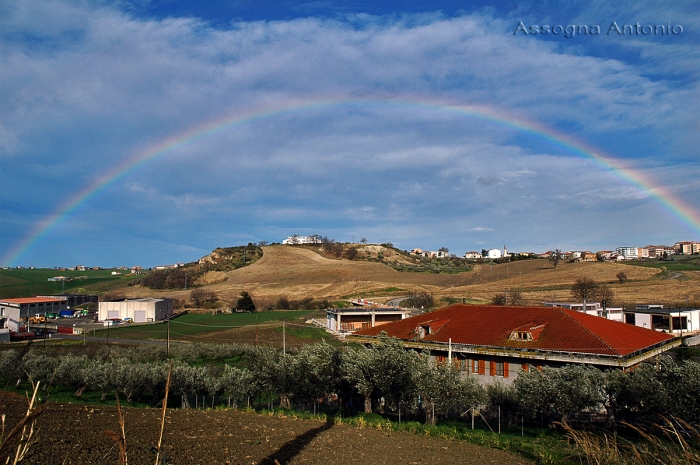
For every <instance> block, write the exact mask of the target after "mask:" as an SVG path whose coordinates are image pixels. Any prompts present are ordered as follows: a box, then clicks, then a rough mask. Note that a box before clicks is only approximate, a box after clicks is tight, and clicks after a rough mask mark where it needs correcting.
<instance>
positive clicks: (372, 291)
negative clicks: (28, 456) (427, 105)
mask: <svg viewBox="0 0 700 465" xmlns="http://www.w3.org/2000/svg"><path fill="white" fill-rule="evenodd" d="M263 250H264V254H263V257H262V258H261V259H260V260H258V261H257V262H256V263H254V264H252V265H250V266H248V267H245V268H241V269H238V270H235V271H231V272H228V273H227V276H228V279H227V281H226V282H221V283H217V284H213V285H210V286H206V288H207V289H209V290H212V291H215V292H216V293H217V294H218V295H219V297H220V298H221V299H222V300H223V301H231V300H234V299H236V298H237V297H238V295H239V294H240V292H241V291H243V290H245V291H248V292H249V293H250V294H251V295H252V296H253V297H254V299H255V300H256V302H262V303H268V302H274V301H276V300H277V299H278V298H279V297H280V296H285V297H287V298H289V299H302V298H306V297H312V298H315V299H324V298H327V299H329V300H333V299H339V298H347V297H360V296H367V295H371V296H372V300H376V301H382V297H384V298H389V297H391V296H399V295H405V294H407V293H408V292H411V291H428V292H431V293H433V295H434V296H435V297H436V300H438V301H439V299H440V298H441V297H452V298H458V299H461V298H468V299H472V300H476V301H484V302H488V301H490V300H491V298H492V297H493V295H494V294H495V293H497V292H506V291H514V290H517V291H520V292H521V294H522V295H523V297H524V299H525V303H527V304H541V303H542V302H543V301H548V300H570V299H571V295H570V294H571V293H570V287H571V285H572V284H573V282H574V281H575V280H576V279H577V278H580V277H590V278H593V279H595V280H596V281H597V282H598V283H605V284H607V285H608V286H610V287H611V289H612V290H613V292H614V293H615V299H614V304H616V305H622V304H632V303H636V302H649V303H683V304H685V302H686V297H687V299H688V300H689V301H690V302H691V303H692V302H697V301H700V273H698V272H695V271H683V272H673V273H671V272H667V273H663V272H662V271H661V270H659V269H656V268H645V267H639V266H634V265H627V264H623V263H605V262H583V263H561V262H560V263H559V265H558V266H557V268H553V267H552V265H551V264H550V263H549V262H548V261H546V260H523V261H516V262H511V263H507V264H500V265H493V266H491V265H488V264H477V265H475V267H474V270H473V271H471V272H466V273H460V274H428V273H410V272H398V271H396V270H394V269H392V268H390V267H388V266H386V265H383V264H381V263H375V262H366V261H350V260H336V259H328V258H324V257H322V256H321V255H319V254H318V253H316V252H315V251H314V250H311V249H308V248H302V247H293V246H267V247H264V248H263ZM620 271H622V272H624V273H625V274H626V275H627V278H628V280H627V281H626V282H625V283H623V284H620V283H619V282H618V280H617V278H616V275H617V273H618V272H620ZM123 291H124V292H125V293H126V294H127V295H129V296H160V295H163V294H164V292H163V291H154V290H150V289H144V288H142V287H140V286H133V287H128V288H124V289H123ZM166 294H168V295H169V296H171V297H175V298H180V299H187V298H188V296H189V291H169V292H167V293H166Z"/></svg>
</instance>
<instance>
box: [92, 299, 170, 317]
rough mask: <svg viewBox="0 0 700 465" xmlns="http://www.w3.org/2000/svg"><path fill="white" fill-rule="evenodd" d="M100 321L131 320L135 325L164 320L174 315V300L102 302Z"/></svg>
mask: <svg viewBox="0 0 700 465" xmlns="http://www.w3.org/2000/svg"><path fill="white" fill-rule="evenodd" d="M97 312H98V313H97V314H98V319H99V320H100V321H104V320H111V319H114V318H118V319H120V320H123V319H125V318H131V319H133V320H134V323H149V322H153V321H160V320H164V319H166V318H168V317H170V316H172V314H173V299H165V298H164V299H152V298H144V299H122V300H113V301H109V302H100V304H99V309H98V310H97Z"/></svg>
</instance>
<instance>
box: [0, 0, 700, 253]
mask: <svg viewBox="0 0 700 465" xmlns="http://www.w3.org/2000/svg"><path fill="white" fill-rule="evenodd" d="M659 3H660V2H645V1H637V0H635V1H628V2H608V1H602V0H600V1H579V2H577V1H564V0H561V1H546V2H534V1H518V2H515V1H511V2H506V1H504V2H453V1H431V2H408V1H399V0H390V1H385V2H377V1H372V2H369V1H355V0H353V1H350V0H337V1H336V0H329V1H318V2H308V3H305V2H296V1H275V2H270V1H245V0H240V1H238V0H228V1H203V2H191V1H189V0H151V1H148V0H133V1H131V0H115V1H110V0H101V1H87V0H56V1H53V0H39V1H37V0H12V1H9V2H2V3H1V4H0V167H1V168H0V182H1V183H2V190H1V191H0V264H1V265H5V266H16V265H23V266H29V265H34V266H70V265H75V264H78V263H80V264H85V265H100V266H118V265H126V266H132V265H142V266H153V265H157V264H166V263H173V262H181V261H191V260H195V259H197V258H199V257H200V256H202V255H205V254H206V253H208V252H209V251H211V250H212V249H213V248H215V247H217V246H233V245H239V244H246V243H248V242H258V241H262V240H265V241H268V242H277V241H281V240H282V239H284V238H285V237H287V236H289V235H292V234H300V235H304V234H321V235H323V236H328V237H329V238H334V239H335V240H337V241H348V242H349V241H352V240H353V239H354V240H355V241H359V239H360V238H363V237H364V238H367V239H368V241H370V242H375V243H381V242H386V241H391V242H393V243H394V244H395V245H396V246H398V247H401V248H404V249H410V248H413V247H421V248H424V249H437V248H439V247H443V246H444V247H448V248H449V249H450V251H451V252H453V253H457V254H460V255H461V254H463V253H464V252H465V251H468V250H481V249H482V248H491V247H502V246H503V245H504V244H505V245H506V246H507V247H508V249H509V250H511V251H535V252H542V251H545V250H549V249H553V248H560V249H565V250H583V249H588V250H600V249H610V248H615V247H618V246H627V245H634V246H644V245H648V244H673V243H674V242H676V241H679V240H700V150H699V149H698V147H700V119H699V115H700V111H699V110H700V108H699V106H700V92H699V83H700V66H699V65H700V47H698V45H699V42H700V41H699V40H698V32H700V7H699V6H698V3H697V2H695V1H678V2H664V4H663V6H661V5H659ZM613 23H614V24H615V25H617V26H618V27H619V30H620V31H621V32H623V33H622V34H620V33H619V32H618V30H617V29H615V27H614V26H613ZM637 23H638V24H639V26H637ZM570 25H571V26H576V27H575V28H573V27H570V28H568V29H567V26H570ZM625 25H628V26H632V27H628V28H627V29H625V28H624V26H625ZM579 26H587V27H588V28H587V29H588V31H589V33H588V34H584V32H585V29H584V28H581V27H579ZM657 26H662V27H657ZM597 30H599V32H600V33H599V34H592V32H597ZM572 31H573V32H572ZM544 32H548V33H547V34H545V33H544ZM592 154H595V155H592Z"/></svg>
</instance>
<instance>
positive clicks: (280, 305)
mask: <svg viewBox="0 0 700 465" xmlns="http://www.w3.org/2000/svg"><path fill="white" fill-rule="evenodd" d="M275 308H276V309H277V310H290V309H291V308H292V304H291V303H290V302H289V299H288V298H287V297H285V296H280V298H279V299H277V303H276V304H275Z"/></svg>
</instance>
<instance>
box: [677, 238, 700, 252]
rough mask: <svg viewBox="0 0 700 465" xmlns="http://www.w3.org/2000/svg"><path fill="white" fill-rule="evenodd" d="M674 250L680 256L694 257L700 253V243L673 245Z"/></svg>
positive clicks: (687, 242) (683, 242) (691, 242)
mask: <svg viewBox="0 0 700 465" xmlns="http://www.w3.org/2000/svg"><path fill="white" fill-rule="evenodd" d="M673 250H674V251H675V252H676V253H678V254H683V255H692V254H696V253H700V242H694V241H682V242H676V243H675V244H674V245H673Z"/></svg>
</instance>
